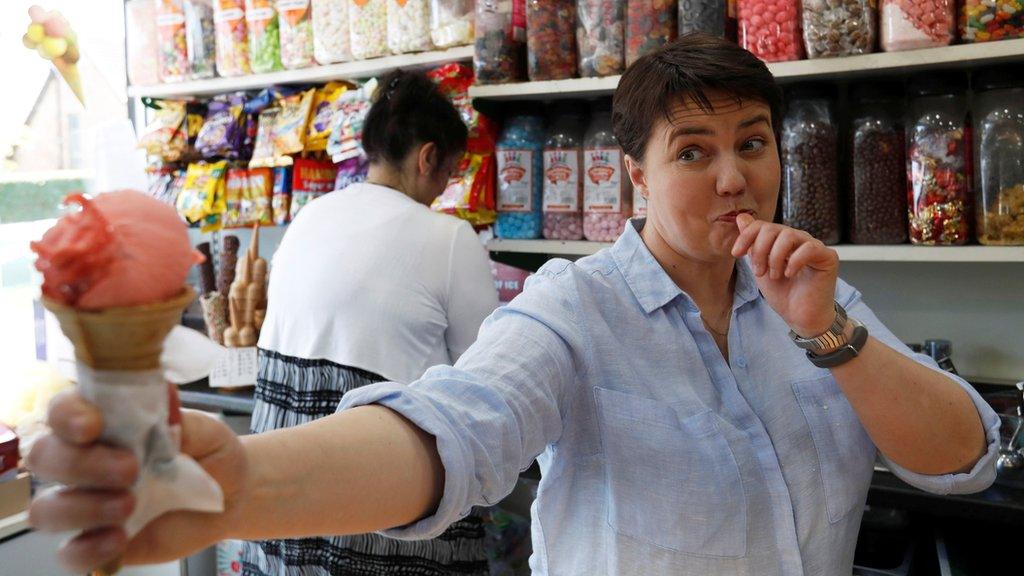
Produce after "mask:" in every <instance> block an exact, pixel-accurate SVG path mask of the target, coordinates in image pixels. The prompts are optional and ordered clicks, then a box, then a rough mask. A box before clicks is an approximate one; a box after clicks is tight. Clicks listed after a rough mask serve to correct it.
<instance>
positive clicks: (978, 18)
mask: <svg viewBox="0 0 1024 576" xmlns="http://www.w3.org/2000/svg"><path fill="white" fill-rule="evenodd" d="M960 38H961V39H962V40H963V41H964V42H991V41H994V40H1006V39H1010V38H1024V0H964V2H963V4H962V6H961V7H960Z"/></svg>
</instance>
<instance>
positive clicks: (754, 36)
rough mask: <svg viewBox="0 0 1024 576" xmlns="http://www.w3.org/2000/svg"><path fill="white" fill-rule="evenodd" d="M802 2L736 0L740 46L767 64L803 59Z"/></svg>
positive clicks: (788, 0)
mask: <svg viewBox="0 0 1024 576" xmlns="http://www.w3.org/2000/svg"><path fill="white" fill-rule="evenodd" d="M798 2H799V0H737V8H738V9H739V35H740V45H741V46H743V48H745V49H747V50H749V51H750V52H751V53H752V54H754V55H755V56H757V57H758V58H760V59H762V60H764V61H765V62H783V61H787V60H799V59H801V58H803V55H804V54H803V40H802V38H801V36H800V26H799V20H798V18H799V16H798V11H799V4H798Z"/></svg>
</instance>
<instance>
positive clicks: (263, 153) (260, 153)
mask: <svg viewBox="0 0 1024 576" xmlns="http://www.w3.org/2000/svg"><path fill="white" fill-rule="evenodd" d="M280 113H281V109H280V108H267V109H266V110H264V111H263V112H260V114H259V120H258V121H257V124H258V125H257V128H256V143H255V145H254V146H253V150H252V159H251V160H249V167H250V168H260V167H271V166H273V165H274V126H276V125H277V116H278V115H279V114H280Z"/></svg>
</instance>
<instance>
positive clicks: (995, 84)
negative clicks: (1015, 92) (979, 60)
mask: <svg viewBox="0 0 1024 576" xmlns="http://www.w3.org/2000/svg"><path fill="white" fill-rule="evenodd" d="M971 85H972V86H974V89H975V90H999V89H1001V88H1021V87H1024V65H1021V64H1004V65H1002V66H992V67H989V68H982V69H981V70H978V71H977V72H975V73H974V76H973V77H972V79H971Z"/></svg>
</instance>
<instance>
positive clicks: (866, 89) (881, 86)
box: [850, 80, 904, 103]
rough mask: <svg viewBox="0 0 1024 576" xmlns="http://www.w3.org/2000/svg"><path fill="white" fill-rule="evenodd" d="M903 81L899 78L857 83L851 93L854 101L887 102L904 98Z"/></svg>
mask: <svg viewBox="0 0 1024 576" xmlns="http://www.w3.org/2000/svg"><path fill="white" fill-rule="evenodd" d="M903 92H904V89H903V82H900V81H897V80H882V81H877V82H865V83H863V84H857V85H856V86H854V87H853V91H852V92H851V93H850V98H851V99H852V100H853V102H854V103H861V102H865V101H868V102H887V101H892V100H902V99H903Z"/></svg>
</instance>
